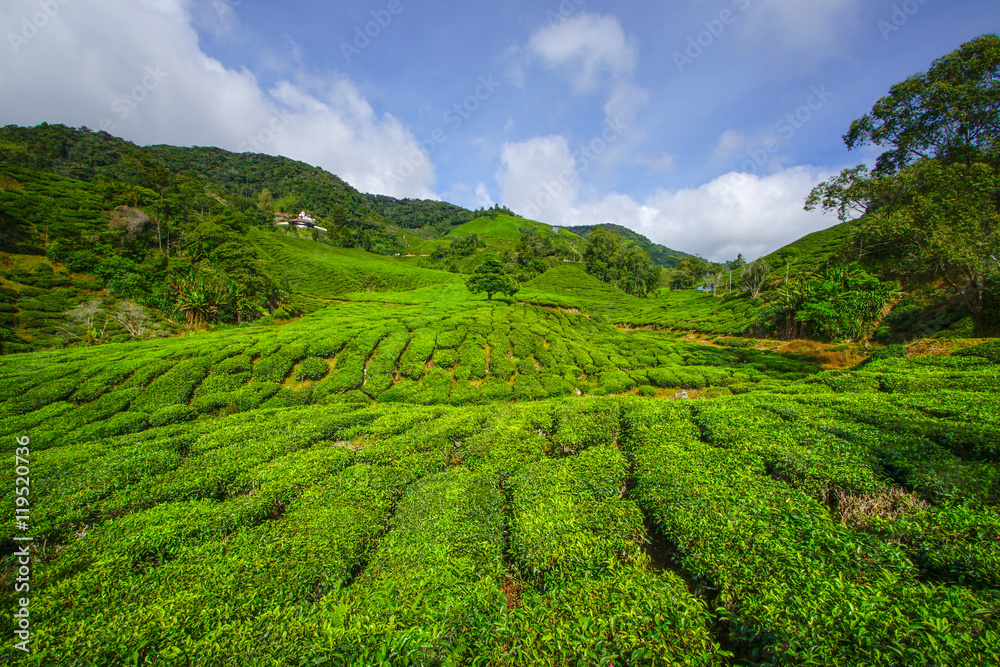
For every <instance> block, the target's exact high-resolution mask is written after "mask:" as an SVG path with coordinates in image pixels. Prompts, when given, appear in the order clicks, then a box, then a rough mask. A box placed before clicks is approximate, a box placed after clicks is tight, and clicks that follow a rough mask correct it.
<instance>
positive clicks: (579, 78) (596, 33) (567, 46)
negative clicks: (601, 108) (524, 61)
mask: <svg viewBox="0 0 1000 667" xmlns="http://www.w3.org/2000/svg"><path fill="white" fill-rule="evenodd" d="M528 45H529V48H530V51H531V52H532V53H533V54H534V55H535V56H537V57H538V59H539V60H540V61H541V63H542V64H543V65H544V66H546V67H548V68H549V69H554V70H560V71H562V72H564V73H565V74H566V75H567V76H568V77H569V78H570V80H571V81H572V82H573V85H574V86H575V87H576V89H577V90H579V91H581V92H584V91H593V90H596V89H597V88H598V86H599V84H600V83H601V82H602V80H603V79H604V78H605V77H610V78H611V79H612V80H615V81H617V80H621V79H623V78H626V77H629V76H631V75H632V72H633V71H635V66H636V64H637V62H638V53H637V49H636V47H635V45H634V44H633V43H632V42H631V40H629V39H628V38H627V37H626V35H625V30H624V29H623V28H622V25H621V23H620V22H619V21H618V19H617V18H615V17H613V16H602V15H600V14H590V13H586V12H584V13H582V14H578V15H577V16H574V17H573V18H570V19H567V20H565V21H562V22H561V23H557V24H555V25H552V26H549V27H547V28H542V29H541V30H539V31H538V32H536V33H535V34H533V35H532V36H531V38H530V39H529V40H528Z"/></svg>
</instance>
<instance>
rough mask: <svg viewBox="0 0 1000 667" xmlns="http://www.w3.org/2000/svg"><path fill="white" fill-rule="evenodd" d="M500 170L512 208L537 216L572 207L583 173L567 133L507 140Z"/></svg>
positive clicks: (503, 192) (502, 192)
mask: <svg viewBox="0 0 1000 667" xmlns="http://www.w3.org/2000/svg"><path fill="white" fill-rule="evenodd" d="M500 161H501V163H502V167H501V169H500V171H499V172H498V173H497V183H498V184H499V185H500V199H501V201H502V202H503V203H504V204H506V205H507V206H508V207H510V208H511V209H512V210H514V211H516V212H518V213H521V214H523V215H526V216H528V217H535V216H536V215H544V214H545V213H546V212H547V211H566V210H570V209H572V207H573V205H574V204H575V202H576V199H577V191H578V188H579V174H578V173H577V171H576V167H575V160H574V158H573V155H572V154H571V153H570V150H569V144H568V143H567V142H566V139H565V137H561V136H558V135H555V136H547V137H535V138H533V139H529V140H528V141H523V142H520V143H505V144H504V146H503V149H502V150H501V153H500Z"/></svg>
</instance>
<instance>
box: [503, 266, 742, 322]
mask: <svg viewBox="0 0 1000 667" xmlns="http://www.w3.org/2000/svg"><path fill="white" fill-rule="evenodd" d="M516 298H518V299H520V300H522V301H525V302H527V303H533V304H537V305H541V306H549V307H558V308H576V309H580V310H581V311H583V312H587V313H594V314H598V315H601V316H602V317H604V318H605V319H607V320H608V321H610V322H613V323H615V324H624V325H629V326H633V327H655V328H661V329H675V330H681V331H701V332H704V333H724V334H738V333H743V332H744V331H746V330H747V329H748V328H749V327H750V326H751V325H752V324H753V320H754V317H755V314H756V307H755V306H753V304H751V303H750V302H749V301H748V300H747V299H745V298H743V297H741V296H739V295H736V294H730V295H727V296H725V297H714V296H708V295H706V294H705V293H704V292H699V291H697V290H680V291H672V290H669V289H660V290H657V291H656V292H655V293H653V294H652V295H651V296H650V297H649V298H646V299H639V298H637V297H634V296H630V295H628V294H625V293H624V292H622V291H621V290H619V289H617V288H615V287H612V286H611V285H608V284H606V283H602V282H601V281H599V280H597V279H596V278H594V277H592V276H590V275H588V274H587V273H586V272H584V271H583V269H582V267H580V266H579V265H575V264H574V265H567V266H557V267H555V268H552V269H550V270H548V271H547V272H545V273H544V274H542V275H540V276H538V277H537V278H535V279H534V280H531V281H529V282H527V283H525V284H524V285H523V286H522V288H521V291H520V292H518V294H517V297H516Z"/></svg>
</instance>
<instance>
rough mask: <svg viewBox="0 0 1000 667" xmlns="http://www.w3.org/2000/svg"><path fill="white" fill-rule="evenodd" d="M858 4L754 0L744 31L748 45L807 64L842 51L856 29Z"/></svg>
mask: <svg viewBox="0 0 1000 667" xmlns="http://www.w3.org/2000/svg"><path fill="white" fill-rule="evenodd" d="M860 7H861V0H810V2H802V0H756V1H755V2H754V4H753V5H751V7H750V9H749V11H748V12H747V14H748V16H747V19H748V20H747V30H746V32H745V33H744V35H745V36H746V38H747V39H748V42H749V43H748V46H749V47H750V48H753V49H754V50H760V49H766V50H767V51H769V52H770V53H771V55H772V57H773V58H775V59H780V60H781V61H782V62H784V63H786V64H788V65H790V66H792V67H797V68H808V67H811V66H813V65H815V64H817V63H819V62H820V61H822V60H824V59H825V58H827V57H830V56H836V55H843V48H844V44H845V43H846V39H847V37H848V36H849V35H851V34H854V33H856V28H857V21H858V11H859V9H860Z"/></svg>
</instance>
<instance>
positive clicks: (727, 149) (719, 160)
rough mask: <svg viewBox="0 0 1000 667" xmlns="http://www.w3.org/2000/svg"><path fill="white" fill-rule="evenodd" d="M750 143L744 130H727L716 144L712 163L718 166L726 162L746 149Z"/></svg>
mask: <svg viewBox="0 0 1000 667" xmlns="http://www.w3.org/2000/svg"><path fill="white" fill-rule="evenodd" d="M749 143H750V142H749V140H748V139H747V137H746V135H744V134H743V133H742V132H737V131H736V130H726V131H725V132H723V133H722V135H720V136H719V143H718V144H716V146H715V151H714V152H713V153H712V159H711V163H712V165H713V166H716V167H718V166H720V165H723V164H726V163H727V162H729V161H730V159H731V158H732V157H733V155H735V154H736V153H738V152H739V151H741V150H743V149H745V148H746V147H747V146H748V145H749Z"/></svg>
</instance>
